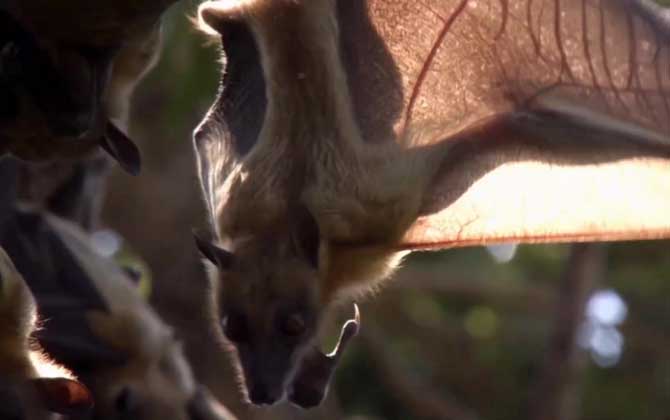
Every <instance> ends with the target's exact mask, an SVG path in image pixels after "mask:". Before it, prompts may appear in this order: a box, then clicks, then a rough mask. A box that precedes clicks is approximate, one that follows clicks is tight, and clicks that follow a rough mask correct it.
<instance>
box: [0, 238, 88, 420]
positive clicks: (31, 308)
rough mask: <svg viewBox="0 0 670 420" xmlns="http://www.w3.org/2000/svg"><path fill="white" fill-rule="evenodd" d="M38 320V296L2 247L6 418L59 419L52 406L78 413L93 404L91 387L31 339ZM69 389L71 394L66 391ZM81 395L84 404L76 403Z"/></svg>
mask: <svg viewBox="0 0 670 420" xmlns="http://www.w3.org/2000/svg"><path fill="white" fill-rule="evenodd" d="M36 321H37V313H36V309H35V300H34V298H33V296H32V294H31V293H30V290H29V289H28V286H27V285H26V284H25V282H24V280H23V278H22V276H21V275H20V274H19V273H18V271H17V270H16V267H15V266H14V264H13V263H12V261H11V259H10V258H9V256H7V254H6V253H5V251H4V250H3V249H2V248H0V395H1V396H2V398H0V417H2V418H4V416H5V415H9V416H11V418H16V417H15V416H17V415H18V416H19V417H18V418H20V419H22V420H56V419H60V418H61V417H60V416H57V415H56V414H54V413H52V412H51V411H52V410H54V409H56V410H58V411H59V412H62V411H60V410H61V409H63V410H67V411H68V412H70V411H71V412H72V413H74V412H75V411H74V410H81V409H84V410H85V409H86V406H90V404H91V400H90V395H89V394H88V391H87V390H86V389H85V388H84V387H83V386H82V385H81V384H78V383H77V382H75V381H74V380H73V376H72V374H71V373H70V372H69V371H68V370H67V369H65V368H64V367H62V366H60V365H57V364H56V363H54V362H53V361H51V360H50V359H49V357H48V356H47V355H46V354H44V353H43V352H42V351H41V350H40V349H39V348H38V346H37V345H36V343H34V342H33V341H32V338H31V334H32V333H33V331H34V330H35V329H36ZM45 378H53V379H45ZM66 389H67V390H68V392H67V393H64V391H65V390H66ZM70 392H72V394H70ZM78 399H79V401H80V403H82V404H83V405H80V403H77V401H78ZM59 400H61V401H59ZM71 405H74V407H72V406H71ZM7 413H9V414H7Z"/></svg>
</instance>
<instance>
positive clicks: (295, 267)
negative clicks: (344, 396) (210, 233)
mask: <svg viewBox="0 0 670 420" xmlns="http://www.w3.org/2000/svg"><path fill="white" fill-rule="evenodd" d="M262 242H263V244H264V245H260V246H259V245H258V243H257V241H249V242H247V243H244V244H241V245H239V246H237V247H236V249H235V254H232V253H230V252H228V251H225V250H223V249H222V248H220V247H218V246H217V245H215V244H214V243H212V242H209V241H206V240H203V239H201V238H200V237H198V236H197V235H196V243H197V246H198V249H199V250H200V252H201V254H202V255H203V257H204V258H206V259H207V260H208V261H209V262H211V263H212V264H213V265H214V266H215V268H216V270H214V271H213V272H214V273H215V277H216V278H215V279H213V280H214V286H215V288H219V286H218V285H220V291H218V292H217V293H214V296H215V300H216V302H214V307H215V308H217V309H216V310H215V311H214V312H215V315H214V316H215V317H216V324H217V325H220V330H221V331H222V333H223V336H224V337H225V341H226V342H227V343H229V344H230V346H231V347H232V350H233V353H234V354H235V356H236V359H237V360H236V361H237V362H238V363H237V364H236V366H237V367H238V369H239V373H240V376H241V377H242V379H243V381H244V385H245V391H246V396H247V398H248V400H249V401H250V402H251V403H253V404H256V405H269V404H274V403H275V402H277V401H280V400H282V399H283V398H284V397H285V396H286V395H287V394H288V396H289V398H290V400H291V401H292V402H294V403H295V404H297V405H299V406H302V407H311V406H315V405H318V404H319V403H320V402H321V400H322V399H323V397H324V396H325V394H326V392H327V388H328V384H329V382H330V379H331V376H332V372H333V370H334V369H335V366H336V364H337V361H338V360H339V358H340V355H341V354H342V352H343V351H344V349H345V348H346V344H347V343H348V341H349V340H350V338H351V337H353V336H354V335H355V334H356V332H357V329H358V317H356V319H355V320H352V321H350V322H348V323H347V324H345V326H344V327H343V330H342V336H341V340H340V343H339V344H338V348H337V349H336V351H335V352H334V353H332V354H331V355H329V356H326V355H324V354H323V353H322V352H321V351H320V350H319V349H318V346H317V345H316V344H315V342H316V338H317V333H318V330H319V325H320V321H321V319H322V318H323V311H324V308H325V305H323V304H322V298H321V295H320V290H319V287H318V284H319V282H318V268H317V266H316V265H315V264H316V261H315V260H310V259H309V258H300V257H297V256H291V254H290V253H285V252H282V251H284V250H285V248H286V246H285V244H286V243H287V242H290V241H277V242H268V241H262ZM282 244H283V245H282ZM310 261H311V262H310Z"/></svg>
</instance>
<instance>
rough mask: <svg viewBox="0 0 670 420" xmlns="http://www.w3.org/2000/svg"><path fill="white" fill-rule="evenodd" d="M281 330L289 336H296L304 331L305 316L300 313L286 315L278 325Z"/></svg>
mask: <svg viewBox="0 0 670 420" xmlns="http://www.w3.org/2000/svg"><path fill="white" fill-rule="evenodd" d="M280 329H281V332H282V333H284V334H285V335H288V336H290V337H298V336H300V335H302V334H303V333H304V332H305V318H304V317H303V316H302V315H300V314H293V315H290V316H289V317H287V318H286V319H285V320H284V322H283V323H282V324H281V326H280Z"/></svg>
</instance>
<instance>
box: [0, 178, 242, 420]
mask: <svg viewBox="0 0 670 420" xmlns="http://www.w3.org/2000/svg"><path fill="white" fill-rule="evenodd" d="M0 169H1V170H2V175H1V178H2V181H3V185H6V186H7V187H8V188H7V189H6V190H5V191H3V196H2V198H3V200H2V203H3V204H2V206H1V207H2V208H1V209H0V216H2V217H1V218H0V220H1V223H0V244H2V246H3V247H4V248H5V249H6V250H7V252H8V254H10V255H11V256H12V259H13V260H14V262H15V263H16V265H17V267H19V269H20V270H21V271H22V272H23V273H24V277H25V279H26V282H27V284H28V286H29V287H30V289H31V290H32V292H33V294H34V296H35V299H36V301H37V304H38V306H39V307H40V311H41V314H42V316H43V317H44V319H45V321H44V322H43V323H42V325H41V329H40V330H39V331H37V332H36V333H35V336H36V338H37V339H38V340H39V342H40V344H41V346H42V347H44V348H45V349H47V351H49V353H50V354H51V355H52V356H53V357H54V358H55V359H56V360H58V361H59V362H60V363H63V364H65V365H66V366H68V367H69V368H70V369H72V371H73V372H75V373H76V374H77V376H78V377H79V378H80V379H81V381H82V382H83V383H85V384H86V385H87V386H88V387H89V388H90V390H91V393H92V395H93V397H94V399H95V403H96V404H95V408H94V410H93V411H92V416H93V417H92V418H96V419H118V418H132V419H138V420H143V419H146V420H152V419H155V420H159V419H163V418H170V419H183V420H200V419H210V420H222V419H227V418H230V419H233V418H234V417H233V416H232V415H230V414H229V413H228V412H227V410H225V408H224V407H222V406H221V405H220V404H219V403H218V402H217V401H216V400H215V399H213V398H212V397H211V396H210V395H209V393H208V392H207V391H206V390H205V389H204V388H203V387H202V386H200V385H199V384H197V383H196V381H195V379H194V377H193V374H192V372H191V368H190V366H189V364H188V362H187V360H186V358H185V356H184V354H183V351H182V347H181V344H180V342H179V341H178V340H177V339H176V338H175V336H174V332H173V331H172V329H171V328H170V327H168V326H167V325H166V324H165V323H164V322H163V321H162V320H161V319H160V317H159V316H158V315H157V314H156V313H155V312H154V311H153V310H152V309H151V307H150V306H149V305H148V303H147V302H145V301H144V300H143V298H142V297H141V296H140V292H139V291H138V290H137V289H136V287H135V285H134V284H133V283H132V281H131V280H130V279H129V278H128V276H127V274H126V272H125V271H124V270H123V269H122V268H120V267H119V266H118V265H117V264H116V263H115V262H114V261H112V260H109V259H107V258H104V257H102V256H101V255H99V254H97V252H96V251H95V250H94V248H93V246H92V244H91V243H90V241H89V237H88V236H87V234H86V233H85V232H84V231H82V230H81V228H79V227H78V226H77V225H75V224H73V223H71V222H68V221H65V220H63V219H60V218H58V217H56V216H53V215H51V214H48V213H46V212H43V211H38V210H34V209H31V208H30V207H28V206H26V205H23V204H19V203H17V202H16V198H15V197H13V196H12V195H13V194H14V193H13V192H12V191H11V186H12V185H13V182H12V175H14V176H15V175H16V166H13V167H12V166H10V165H3V166H0Z"/></svg>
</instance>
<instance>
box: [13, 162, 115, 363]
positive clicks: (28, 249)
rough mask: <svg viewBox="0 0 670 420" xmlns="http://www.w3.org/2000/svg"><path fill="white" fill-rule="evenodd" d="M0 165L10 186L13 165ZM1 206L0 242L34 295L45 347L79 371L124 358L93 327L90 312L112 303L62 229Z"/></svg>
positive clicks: (32, 213) (26, 212) (40, 337)
mask: <svg viewBox="0 0 670 420" xmlns="http://www.w3.org/2000/svg"><path fill="white" fill-rule="evenodd" d="M0 166H1V167H2V171H0V172H1V175H2V176H1V179H0V181H3V182H2V184H3V185H7V186H8V187H9V186H11V182H8V183H5V182H4V181H9V180H10V179H11V177H12V172H11V169H12V168H11V167H9V166H7V165H4V164H3V165H0ZM14 169H16V168H14ZM14 204H16V203H14ZM2 210H3V212H2V213H3V214H2V225H1V226H0V245H1V246H2V247H3V248H4V249H5V250H6V251H7V253H8V254H9V256H10V257H11V258H12V260H13V261H14V263H15V265H16V267H17V269H18V270H19V272H20V273H21V274H22V275H23V277H24V279H25V280H26V283H27V284H28V286H29V287H30V290H31V291H32V293H33V295H34V296H35V299H36V301H37V306H38V310H39V314H40V318H41V320H42V325H41V327H42V328H41V329H39V330H38V331H37V332H36V337H37V339H38V340H39V342H40V344H41V345H42V347H44V348H45V350H46V351H47V352H48V353H49V354H50V355H51V356H52V357H54V358H55V359H56V360H58V361H59V362H61V363H63V364H65V365H67V366H68V367H70V368H71V369H73V370H76V371H80V370H82V369H85V368H86V367H88V366H90V365H92V364H94V363H101V361H107V362H110V363H121V362H122V361H124V355H122V354H120V353H118V352H117V351H115V350H113V349H111V348H110V347H109V346H107V345H105V344H104V342H102V341H101V340H100V339H98V338H97V337H96V335H95V334H94V333H93V332H92V331H91V329H90V328H89V325H88V322H87V319H86V317H85V314H86V313H87V312H89V311H108V307H107V304H106V303H105V301H104V300H103V299H102V297H101V296H100V294H99V293H98V291H97V290H96V289H95V287H94V286H93V282H92V281H91V279H90V278H88V276H87V274H86V271H85V270H83V269H82V267H81V266H80V264H79V263H78V262H77V259H76V258H75V256H73V255H72V253H71V252H70V251H69V249H68V248H67V247H66V245H65V244H64V243H63V241H62V239H61V238H60V237H59V235H58V232H56V231H54V229H53V228H52V227H51V226H50V225H49V224H48V223H47V219H46V218H45V216H44V215H43V214H41V213H39V212H35V211H31V210H27V209H20V208H18V206H16V205H15V206H13V207H12V208H10V206H9V205H7V203H4V204H3V208H2Z"/></svg>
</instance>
